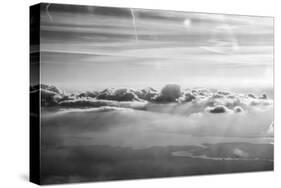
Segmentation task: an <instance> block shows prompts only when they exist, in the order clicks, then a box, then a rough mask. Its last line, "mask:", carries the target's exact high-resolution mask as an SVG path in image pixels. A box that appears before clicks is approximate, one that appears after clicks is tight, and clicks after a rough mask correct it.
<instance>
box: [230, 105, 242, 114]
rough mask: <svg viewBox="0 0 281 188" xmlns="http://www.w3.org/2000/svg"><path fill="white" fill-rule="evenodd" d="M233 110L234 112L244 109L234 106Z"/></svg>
mask: <svg viewBox="0 0 281 188" xmlns="http://www.w3.org/2000/svg"><path fill="white" fill-rule="evenodd" d="M233 111H234V112H236V113H240V112H244V109H243V108H242V107H241V106H235V107H234V108H233Z"/></svg>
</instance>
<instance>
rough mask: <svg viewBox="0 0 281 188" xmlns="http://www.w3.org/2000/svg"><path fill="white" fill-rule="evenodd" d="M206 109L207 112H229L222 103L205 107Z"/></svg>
mask: <svg viewBox="0 0 281 188" xmlns="http://www.w3.org/2000/svg"><path fill="white" fill-rule="evenodd" d="M206 111H207V112H210V113H214V114H216V113H226V112H230V110H229V109H228V108H227V107H226V106H223V105H217V106H215V107H209V106H208V107H207V108H206Z"/></svg>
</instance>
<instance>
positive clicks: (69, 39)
mask: <svg viewBox="0 0 281 188" xmlns="http://www.w3.org/2000/svg"><path fill="white" fill-rule="evenodd" d="M273 37H274V36H273V18H272V17H257V16H241V15H226V14H223V15H222V14H207V13H194V12H178V11H162V10H148V9H130V8H112V7H95V6H72V5H58V4H43V5H42V7H41V38H40V40H41V46H40V52H41V82H42V83H47V84H53V85H55V86H58V87H61V88H64V89H71V90H91V89H103V88H108V87H115V88H119V87H131V88H144V87H148V86H151V87H155V88H161V87H162V86H164V85H165V84H167V83H176V84H179V85H181V86H182V87H211V88H216V87H217V88H237V87H241V88H249V87H250V88H251V87H255V88H270V87H273Z"/></svg>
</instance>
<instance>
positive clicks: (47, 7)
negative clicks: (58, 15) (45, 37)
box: [46, 3, 53, 22]
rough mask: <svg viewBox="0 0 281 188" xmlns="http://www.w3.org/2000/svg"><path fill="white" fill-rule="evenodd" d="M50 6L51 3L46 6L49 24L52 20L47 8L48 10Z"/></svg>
mask: <svg viewBox="0 0 281 188" xmlns="http://www.w3.org/2000/svg"><path fill="white" fill-rule="evenodd" d="M50 6H51V3H49V4H48V5H47V6H46V13H47V15H48V17H49V19H50V20H51V22H53V18H52V16H51V14H50V13H49V8H50Z"/></svg>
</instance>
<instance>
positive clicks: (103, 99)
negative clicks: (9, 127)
mask: <svg viewBox="0 0 281 188" xmlns="http://www.w3.org/2000/svg"><path fill="white" fill-rule="evenodd" d="M31 89H32V92H34V91H35V92H38V90H37V87H32V88H31ZM40 91H41V103H42V106H61V107H67V108H99V107H103V106H112V107H122V108H133V109H139V110H146V111H152V112H159V113H170V114H178V115H183V116H189V115H191V114H193V113H201V112H208V113H210V114H213V115H214V114H217V113H228V114H229V115H235V114H237V113H248V112H250V111H267V110H268V109H271V108H272V104H273V101H272V100H271V99H269V98H268V97H267V95H266V94H263V95H261V96H260V97H256V95H255V94H241V93H234V92H231V91H223V90H213V89H212V90H210V89H207V88H194V89H183V90H181V87H180V86H179V85H176V84H168V85H166V86H164V87H163V88H162V89H161V90H160V91H158V90H156V89H154V88H151V87H148V88H145V89H140V90H139V89H130V88H120V89H114V88H108V89H104V90H101V91H86V92H81V93H78V94H67V93H65V92H63V91H62V90H60V89H58V88H56V87H55V86H51V85H45V84H42V85H40ZM231 112H233V113H231Z"/></svg>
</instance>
